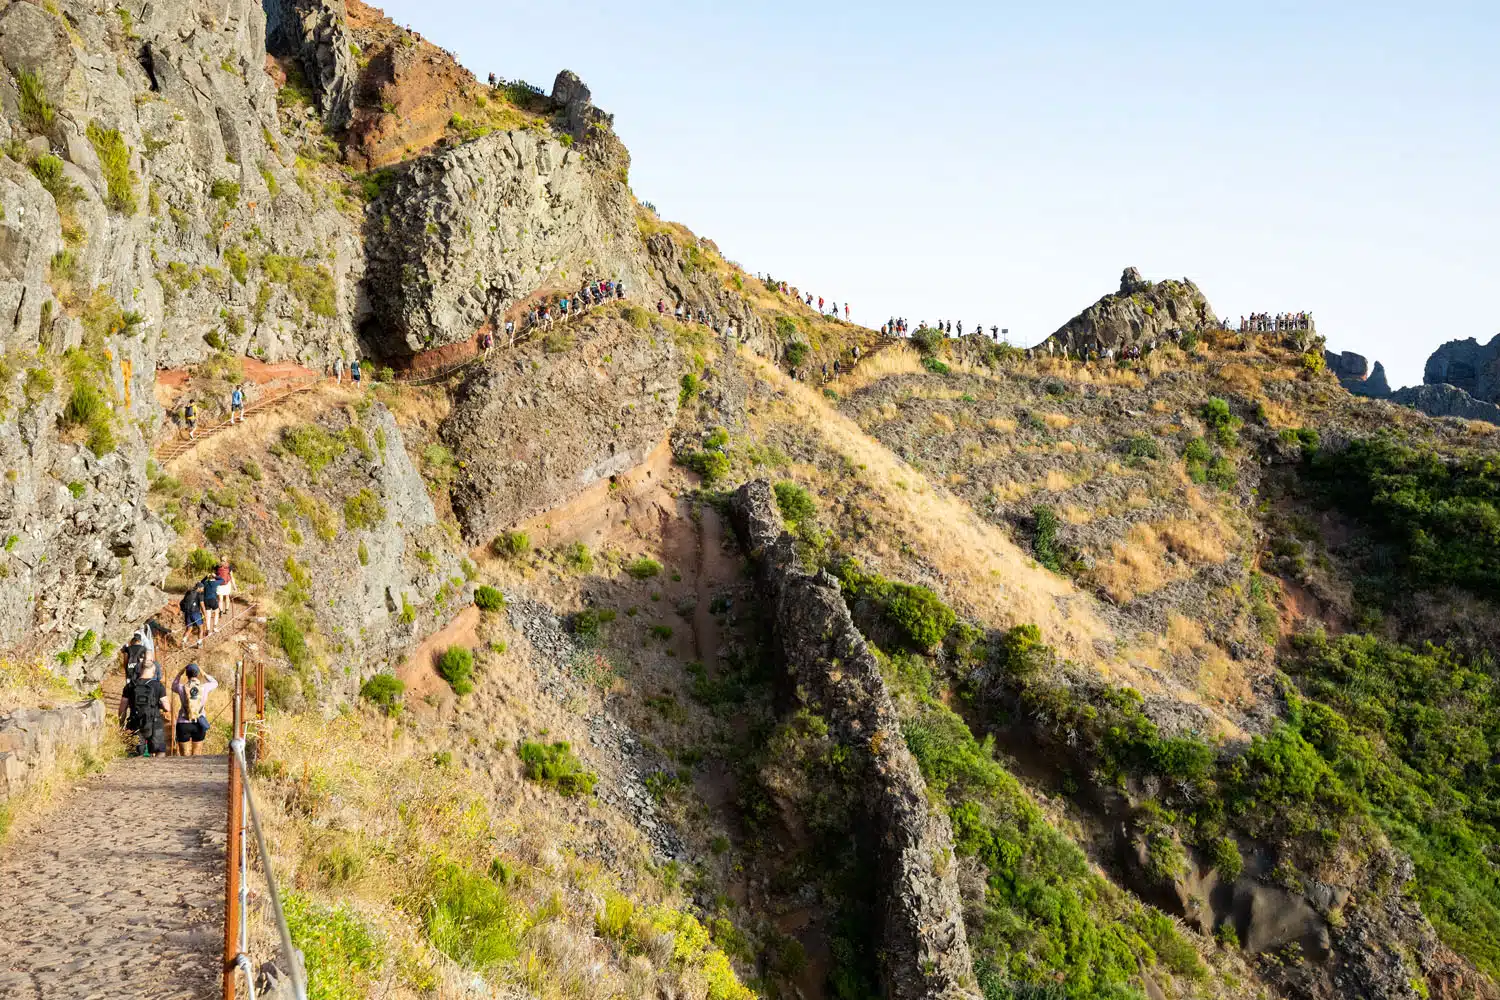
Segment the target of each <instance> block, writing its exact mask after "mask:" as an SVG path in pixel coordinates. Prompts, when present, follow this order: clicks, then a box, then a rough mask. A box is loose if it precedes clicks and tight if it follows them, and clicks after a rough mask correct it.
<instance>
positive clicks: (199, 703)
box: [187, 679, 206, 719]
mask: <svg viewBox="0 0 1500 1000" xmlns="http://www.w3.org/2000/svg"><path fill="white" fill-rule="evenodd" d="M205 700H206V696H205V695H204V693H203V681H202V680H201V679H195V680H190V681H188V684H187V714H188V718H189V719H196V718H198V716H200V715H202V714H203V702H204V701H205Z"/></svg>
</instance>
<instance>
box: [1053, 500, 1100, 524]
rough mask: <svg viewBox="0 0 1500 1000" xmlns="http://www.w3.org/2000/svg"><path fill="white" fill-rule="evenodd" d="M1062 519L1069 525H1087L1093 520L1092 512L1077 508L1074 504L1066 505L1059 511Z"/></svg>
mask: <svg viewBox="0 0 1500 1000" xmlns="http://www.w3.org/2000/svg"><path fill="white" fill-rule="evenodd" d="M1061 513H1062V519H1063V520H1064V521H1067V522H1068V523H1069V524H1088V523H1089V522H1090V521H1092V520H1093V519H1094V512H1093V511H1090V510H1086V509H1085V508H1083V507H1079V506H1077V505H1076V504H1071V503H1070V504H1068V505H1067V506H1066V507H1064V508H1063V509H1062V511H1061Z"/></svg>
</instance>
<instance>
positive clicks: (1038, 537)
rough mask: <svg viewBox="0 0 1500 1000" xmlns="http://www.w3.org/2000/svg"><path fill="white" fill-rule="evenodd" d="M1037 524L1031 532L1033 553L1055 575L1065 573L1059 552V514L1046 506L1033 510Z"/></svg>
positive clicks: (1040, 505)
mask: <svg viewBox="0 0 1500 1000" xmlns="http://www.w3.org/2000/svg"><path fill="white" fill-rule="evenodd" d="M1031 515H1032V519H1033V521H1034V522H1035V525H1034V527H1033V528H1032V532H1031V552H1032V555H1034V556H1036V561H1037V562H1039V563H1041V564H1042V565H1043V566H1045V567H1047V568H1048V569H1050V570H1051V571H1052V572H1054V573H1061V572H1062V571H1063V566H1062V557H1061V556H1060V555H1059V553H1058V551H1057V526H1058V521H1057V512H1056V511H1054V510H1053V509H1052V508H1051V507H1048V506H1046V505H1045V504H1039V505H1038V506H1037V507H1035V508H1033V509H1032V512H1031Z"/></svg>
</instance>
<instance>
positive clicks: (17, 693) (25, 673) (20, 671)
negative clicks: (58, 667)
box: [0, 660, 80, 714]
mask: <svg viewBox="0 0 1500 1000" xmlns="http://www.w3.org/2000/svg"><path fill="white" fill-rule="evenodd" d="M78 700H80V699H79V696H78V692H77V691H76V690H74V688H73V685H71V684H69V683H68V682H67V681H65V680H63V679H62V678H61V677H59V676H57V675H56V674H54V673H53V672H52V671H50V670H48V669H47V667H46V666H45V665H44V664H42V662H41V661H39V660H29V661H27V660H22V661H17V660H0V714H4V713H6V712H10V711H13V710H15V709H18V708H36V707H38V706H42V707H47V708H50V707H52V706H54V705H60V704H64V703H66V702H76V701H78Z"/></svg>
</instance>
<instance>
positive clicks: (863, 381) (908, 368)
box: [828, 342, 927, 396]
mask: <svg viewBox="0 0 1500 1000" xmlns="http://www.w3.org/2000/svg"><path fill="white" fill-rule="evenodd" d="M926 370H927V369H925V368H923V367H922V356H921V355H920V354H918V353H917V352H916V350H915V349H913V348H912V346H911V345H910V344H907V343H904V342H903V343H899V344H892V345H890V346H889V347H887V348H885V349H884V350H880V351H876V352H875V353H874V354H871V355H870V356H869V357H867V358H864V359H863V360H861V361H860V362H859V364H857V365H855V366H854V370H853V371H852V372H849V373H848V374H847V375H840V376H839V377H838V378H836V379H834V380H833V381H832V382H830V383H828V388H830V389H832V390H833V391H834V392H836V393H838V394H839V395H840V396H848V395H852V394H853V393H856V392H858V391H859V390H861V389H864V388H867V387H869V386H871V385H873V384H875V383H876V382H879V381H880V380H881V379H883V378H890V377H891V376H892V375H915V374H917V373H919V372H924V371H926Z"/></svg>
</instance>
